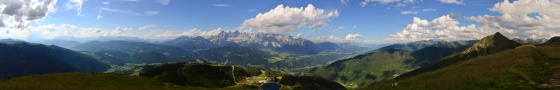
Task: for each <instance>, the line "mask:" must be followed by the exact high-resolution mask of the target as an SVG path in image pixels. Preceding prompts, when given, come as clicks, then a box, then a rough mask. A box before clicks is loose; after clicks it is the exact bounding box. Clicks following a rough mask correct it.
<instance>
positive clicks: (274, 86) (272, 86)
mask: <svg viewBox="0 0 560 90" xmlns="http://www.w3.org/2000/svg"><path fill="white" fill-rule="evenodd" d="M280 88H282V85H280V84H278V83H265V84H263V85H262V89H264V90H280Z"/></svg>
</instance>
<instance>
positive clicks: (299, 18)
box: [240, 4, 338, 33]
mask: <svg viewBox="0 0 560 90" xmlns="http://www.w3.org/2000/svg"><path fill="white" fill-rule="evenodd" d="M334 17H338V11H337V10H334V11H330V12H326V11H325V10H323V9H319V8H315V6H313V5H311V4H309V5H307V7H305V8H304V7H300V8H297V7H289V6H286V7H284V5H278V6H277V7H276V8H274V9H272V10H270V11H268V12H266V13H259V14H258V15H257V16H256V17H254V18H251V19H248V20H245V22H243V24H242V25H241V26H240V28H249V29H258V31H259V32H265V33H287V32H292V31H297V30H298V29H300V28H303V27H309V28H311V29H318V28H323V27H326V26H327V25H328V24H327V23H326V22H327V21H328V20H329V19H330V18H334Z"/></svg>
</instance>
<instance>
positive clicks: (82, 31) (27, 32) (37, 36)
mask: <svg viewBox="0 0 560 90" xmlns="http://www.w3.org/2000/svg"><path fill="white" fill-rule="evenodd" d="M131 29H132V28H129V27H121V26H117V27H115V29H113V30H102V29H99V28H80V27H77V26H75V25H69V24H62V25H55V24H48V25H41V26H37V27H28V28H25V29H22V30H12V31H9V33H0V38H14V39H21V40H27V41H40V40H46V39H53V38H56V37H60V36H71V37H99V36H131V35H132V34H130V33H128V32H127V31H129V30H131ZM8 30H9V29H8V28H0V32H8Z"/></svg>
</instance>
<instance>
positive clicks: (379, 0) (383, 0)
mask: <svg viewBox="0 0 560 90" xmlns="http://www.w3.org/2000/svg"><path fill="white" fill-rule="evenodd" d="M371 2H377V3H380V4H389V3H397V5H396V6H397V7H398V6H405V3H413V2H414V0H364V1H362V2H360V6H362V7H365V6H367V5H368V4H369V3H371Z"/></svg>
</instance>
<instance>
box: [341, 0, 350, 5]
mask: <svg viewBox="0 0 560 90" xmlns="http://www.w3.org/2000/svg"><path fill="white" fill-rule="evenodd" d="M348 2H350V0H340V3H342V4H344V5H346V4H348Z"/></svg>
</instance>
